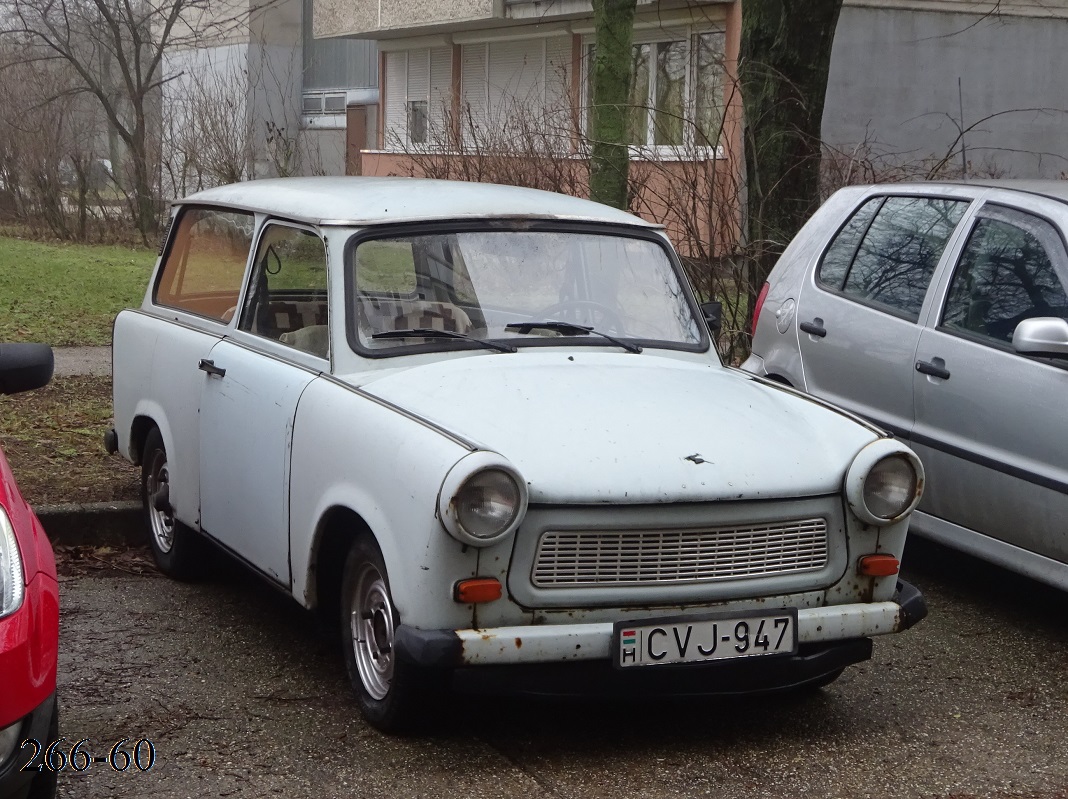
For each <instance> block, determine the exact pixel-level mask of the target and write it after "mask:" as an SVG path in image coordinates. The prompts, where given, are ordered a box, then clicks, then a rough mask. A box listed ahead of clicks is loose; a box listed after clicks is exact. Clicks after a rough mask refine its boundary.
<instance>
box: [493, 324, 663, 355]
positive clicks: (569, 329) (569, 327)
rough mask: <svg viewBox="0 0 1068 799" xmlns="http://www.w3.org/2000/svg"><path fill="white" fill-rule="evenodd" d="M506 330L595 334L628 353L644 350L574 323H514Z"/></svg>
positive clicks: (575, 334)
mask: <svg viewBox="0 0 1068 799" xmlns="http://www.w3.org/2000/svg"><path fill="white" fill-rule="evenodd" d="M504 329H505V330H511V331H513V332H515V333H522V334H526V333H529V332H530V331H532V330H555V331H556V332H557V333H560V334H561V335H564V336H588V335H589V334H590V333H593V335H595V336H600V337H601V338H603V339H606V340H608V341H611V342H612V343H613V344H615V345H616V346H617V347H622V348H623V349H625V350H626V351H627V352H633V353H635V354H637V353H639V352H641V351H642V348H641V347H639V346H638V345H637V344H631V343H630V342H629V341H623V340H622V339H618V338H616V337H615V336H610V335H608V334H607V333H602V332H601V331H600V330H594V329H593V328H592V327H589V326H588V325H576V324H573V323H572V322H557V321H555V320H551V319H550V320H548V321H545V322H512V323H511V324H509V325H505V326H504Z"/></svg>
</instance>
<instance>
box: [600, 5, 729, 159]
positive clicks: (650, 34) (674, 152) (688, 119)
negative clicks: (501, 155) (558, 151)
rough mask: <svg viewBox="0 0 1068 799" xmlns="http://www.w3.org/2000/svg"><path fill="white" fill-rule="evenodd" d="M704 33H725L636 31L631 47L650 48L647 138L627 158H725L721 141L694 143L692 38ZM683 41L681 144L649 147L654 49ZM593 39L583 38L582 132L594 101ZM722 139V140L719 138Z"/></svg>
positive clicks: (689, 28) (683, 28)
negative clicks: (713, 145)
mask: <svg viewBox="0 0 1068 799" xmlns="http://www.w3.org/2000/svg"><path fill="white" fill-rule="evenodd" d="M703 34H720V35H723V36H724V43H725V39H726V37H725V32H724V30H723V29H722V28H718V27H714V26H713V27H710V26H706V25H702V26H697V25H679V26H672V27H664V28H656V29H649V30H640V31H635V33H634V39H633V42H632V46H634V47H638V46H641V45H648V46H649V92H648V94H647V96H646V102H647V103H648V105H647V108H648V109H649V113H648V116H647V121H646V135H645V141H646V143H645V144H632V145H629V146H628V149H629V150H630V157H631V158H632V159H634V160H647V161H651V160H655V161H682V160H690V159H691V158H693V157H695V156H696V157H697V158H698V159H713V158H717V159H719V158H724V157H725V149H724V146H723V143H722V141H720V142H719V143H718V144H717V145H716V146H715V147H700V146H697V145H696V144H694V132H695V121H696V117H697V92H696V89H695V85H694V80H695V77H696V74H697V51H696V49H695V48H694V46H693V45H694V39H695V38H696V37H697V36H700V35H703ZM680 41H681V42H684V43H685V45H686V79H685V83H684V88H683V91H684V92H685V99H684V105H683V107H684V109H685V110H684V118H685V124H684V127H683V143H682V144H678V145H676V144H650V143H649V142H652V141H654V137H655V131H656V113H657V111H656V78H657V74H656V73H657V70H656V47H657V45H659V44H668V43H671V42H680ZM593 46H594V37H593V36H589V35H588V36H584V37H583V39H582V70H583V80H582V81H581V86H582V89H581V91H582V120H581V122H582V129H583V130H584V131H588V130H589V124H590V119H589V112H590V107H591V105H592V103H593V98H592V97H590V96H589V91H590V83H591V81H590V70H591V69H592V68H593V60H592V58H591V55H592V53H593ZM722 102H723V104H724V113H726V103H727V99H726V96H724V97H723V98H722ZM721 139H722V137H721Z"/></svg>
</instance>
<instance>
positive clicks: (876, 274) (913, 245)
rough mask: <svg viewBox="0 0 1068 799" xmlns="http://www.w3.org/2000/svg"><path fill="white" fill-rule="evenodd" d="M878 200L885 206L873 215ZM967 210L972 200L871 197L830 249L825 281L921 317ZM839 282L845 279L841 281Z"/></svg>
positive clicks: (899, 312)
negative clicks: (937, 270) (940, 264)
mask: <svg viewBox="0 0 1068 799" xmlns="http://www.w3.org/2000/svg"><path fill="white" fill-rule="evenodd" d="M877 202H878V203H881V205H878V211H877V213H875V214H874V218H871V214H872V212H873V211H874V210H875V208H876V203H877ZM967 208H968V201H967V200H951V199H945V198H941V197H887V198H885V200H883V198H876V199H875V200H872V201H869V202H868V203H867V204H865V205H864V206H862V207H861V209H860V211H858V212H857V214H856V215H854V217H853V219H851V220H850V223H849V224H847V225H846V226H845V227H844V228H842V230H841V231H840V232H839V234H838V236H837V237H836V238H835V240H834V241H833V242H832V243H831V245H830V247H829V248H828V249H827V252H826V254H825V255H824V258H823V262H822V263H821V265H820V272H819V279H820V282H821V283H822V284H823V285H824V286H826V287H828V288H831V289H834V290H838V291H841V292H842V293H843V294H846V295H848V296H851V297H854V298H856V299H858V300H860V301H862V302H865V303H869V304H872V305H875V306H878V307H882V308H885V309H886V310H889V311H891V312H894V313H896V314H897V315H899V316H903V317H905V318H907V319H912V320H915V319H917V318H918V317H919V313H920V307H921V306H922V305H923V299H924V296H925V295H926V293H927V287H928V286H929V285H930V283H931V277H932V275H933V274H934V270H935V267H936V266H937V265H938V261H939V259H941V257H942V252H943V251H944V250H945V248H946V243H947V242H948V241H949V237H950V236H951V235H952V234H953V231H954V230H955V229H956V226H957V224H958V223H959V222H960V220H961V217H963V215H964V212H965V210H967ZM858 240H859V241H858ZM836 281H841V282H840V283H838V284H837V285H835V282H836Z"/></svg>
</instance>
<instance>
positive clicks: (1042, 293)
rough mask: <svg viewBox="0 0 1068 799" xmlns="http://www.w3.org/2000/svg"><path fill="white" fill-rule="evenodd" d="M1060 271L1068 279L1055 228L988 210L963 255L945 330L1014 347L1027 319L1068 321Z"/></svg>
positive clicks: (1021, 215) (949, 298) (945, 316)
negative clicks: (1019, 327)
mask: <svg viewBox="0 0 1068 799" xmlns="http://www.w3.org/2000/svg"><path fill="white" fill-rule="evenodd" d="M1058 268H1059V269H1060V270H1061V273H1062V274H1068V258H1066V256H1065V251H1064V245H1063V244H1062V243H1061V240H1060V237H1059V236H1058V235H1057V232H1056V230H1055V229H1054V228H1053V226H1052V225H1050V224H1049V223H1048V222H1046V221H1044V220H1042V219H1038V218H1037V217H1033V216H1031V215H1030V214H1025V213H1022V212H1019V211H1014V210H1010V209H1007V208H988V209H985V210H984V212H983V214H982V215H981V217H980V218H979V219H978V221H977V222H976V224H975V227H974V228H973V229H972V232H971V235H970V236H969V237H968V243H967V244H966V245H965V247H964V251H963V252H962V253H961V257H960V262H959V263H958V264H957V269H956V272H955V273H954V275H953V282H952V283H951V284H950V287H949V294H948V296H947V298H946V307H945V311H944V313H943V315H942V325H943V326H944V327H946V328H949V329H950V330H957V331H962V332H966V333H970V334H973V335H978V336H981V337H983V338H987V339H992V340H994V341H998V342H1002V343H1005V344H1008V343H1011V342H1012V334H1013V332H1014V331H1015V330H1016V325H1017V324H1019V323H1020V322H1021V321H1023V320H1024V319H1030V318H1031V317H1035V316H1058V317H1060V318H1062V319H1068V297H1066V296H1065V291H1064V286H1063V283H1062V281H1061V279H1060V277H1059V276H1058V273H1057V272H1058Z"/></svg>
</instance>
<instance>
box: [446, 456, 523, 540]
mask: <svg viewBox="0 0 1068 799" xmlns="http://www.w3.org/2000/svg"><path fill="white" fill-rule="evenodd" d="M527 499H528V495H527V484H526V482H525V481H524V480H523V478H522V477H521V476H520V474H519V472H517V471H516V469H515V467H514V466H512V464H510V463H509V462H508V461H507V460H506V459H505V458H503V457H502V456H501V455H498V454H497V453H496V452H484V451H479V452H472V453H471V454H470V455H468V456H466V457H465V458H463V459H461V460H460V461H459V462H458V463H457V464H456V465H455V466H453V467H452V469H450V470H449V473H448V475H446V477H445V480H444V481H443V482H442V484H441V491H440V492H439V494H438V518H440V519H441V523H442V525H443V526H444V527H445V529H446V530H447V531H448V533H449V535H451V536H452V537H453V538H455V539H456V540H457V541H459V542H461V543H463V544H469V545H471V546H476V547H485V546H489V545H490V544H495V543H497V542H498V541H500V540H502V539H504V538H506V537H507V536H509V535H511V533H512V532H514V531H515V529H516V528H517V527H518V526H519V523H520V522H521V521H522V520H523V516H524V514H526V511H527Z"/></svg>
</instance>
